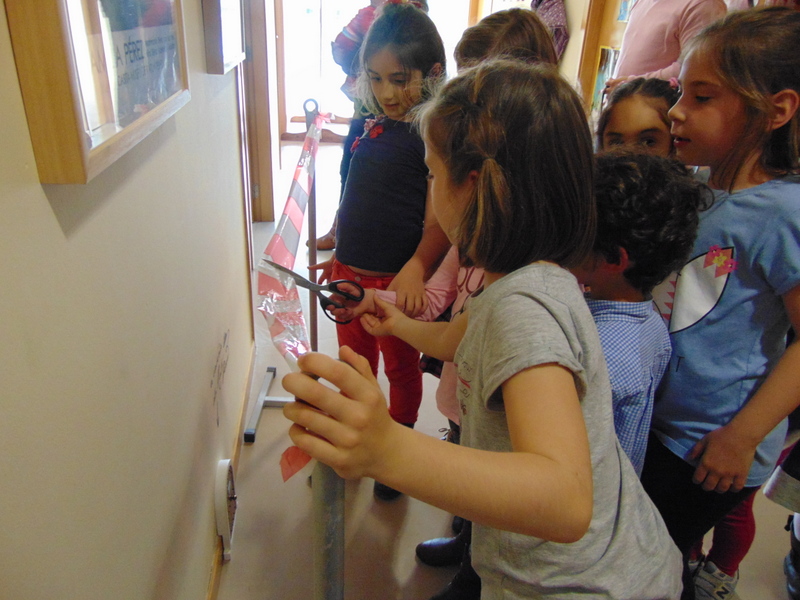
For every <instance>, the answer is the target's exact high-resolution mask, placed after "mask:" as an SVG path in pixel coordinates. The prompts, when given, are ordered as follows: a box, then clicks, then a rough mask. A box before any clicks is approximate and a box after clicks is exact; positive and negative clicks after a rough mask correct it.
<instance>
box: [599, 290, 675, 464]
mask: <svg viewBox="0 0 800 600" xmlns="http://www.w3.org/2000/svg"><path fill="white" fill-rule="evenodd" d="M586 302H587V303H588V305H589V310H591V312H592V317H594V322H595V324H596V325H597V332H598V333H599V334H600V343H601V344H602V346H603V354H604V355H605V357H606V363H607V364H608V376H609V379H610V380H611V395H612V398H613V401H614V428H615V429H616V431H617V437H618V438H619V442H620V445H621V446H622V449H623V450H625V453H626V454H627V455H628V458H630V460H631V463H632V464H633V467H634V468H635V469H636V473H638V474H639V475H641V474H642V465H643V464H644V454H645V451H646V450H647V437H648V435H649V433H650V421H651V419H652V417H653V397H654V396H655V393H656V388H657V387H658V384H659V382H660V381H661V378H662V377H663V375H664V372H665V371H666V369H667V364H668V363H669V359H670V355H671V353H672V348H671V346H670V342H669V332H668V331H667V327H666V325H665V324H664V321H663V319H662V318H661V316H660V315H659V314H658V313H657V312H656V310H655V307H654V306H653V303H652V302H651V301H649V300H648V301H646V302H616V301H611V300H592V299H589V298H587V300H586Z"/></svg>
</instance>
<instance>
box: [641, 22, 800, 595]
mask: <svg viewBox="0 0 800 600" xmlns="http://www.w3.org/2000/svg"><path fill="white" fill-rule="evenodd" d="M680 83H681V88H682V94H681V97H680V99H679V100H678V102H677V104H675V106H673V108H672V109H671V110H670V118H671V119H672V135H673V137H674V141H675V149H676V152H677V157H678V158H679V159H680V160H682V161H683V162H684V163H686V164H690V165H698V166H708V168H709V185H710V186H711V187H712V189H714V190H715V200H714V203H713V205H712V206H711V208H710V209H709V210H707V211H705V212H702V213H701V214H700V226H699V230H698V236H697V239H696V241H695V245H694V250H693V254H692V256H691V257H690V259H689V262H688V264H686V265H685V266H684V267H683V269H682V270H681V271H680V273H679V275H678V277H677V278H671V279H670V280H668V281H667V282H666V283H665V284H662V285H661V286H660V288H657V291H656V292H654V295H655V296H656V301H657V302H658V303H659V306H660V308H661V310H662V313H665V314H667V315H668V319H669V329H670V333H671V341H672V347H673V353H672V359H671V361H670V365H669V367H668V369H667V373H666V375H665V376H664V380H663V381H662V385H661V388H660V389H659V392H658V394H657V397H656V403H655V410H654V414H653V439H651V441H650V444H649V445H648V451H647V456H646V458H645V465H644V471H643V474H642V483H643V485H644V487H645V489H646V490H647V491H648V493H649V494H650V496H651V498H652V499H653V500H654V502H655V504H656V506H658V508H659V510H660V511H661V514H662V516H663V517H664V520H665V522H666V523H667V527H668V528H669V531H670V534H671V535H672V537H673V539H674V540H675V542H676V543H677V545H678V547H679V549H680V550H681V551H683V552H684V553H685V554H687V553H688V552H689V550H690V548H691V547H692V546H693V545H694V544H695V542H696V541H697V540H699V539H701V538H702V537H703V535H704V534H705V533H706V532H707V531H708V530H709V529H711V528H712V527H713V526H714V525H715V523H717V522H718V521H719V520H720V519H721V518H722V517H723V516H724V515H725V514H726V513H727V512H729V511H730V510H731V509H732V508H734V507H735V506H737V505H738V504H739V503H740V502H742V501H743V500H744V499H745V498H747V497H748V496H749V495H750V494H752V493H753V492H754V491H755V490H756V489H757V488H758V487H759V486H760V485H761V484H762V483H764V481H765V480H766V479H767V477H768V476H769V474H770V472H771V470H772V468H773V467H774V466H775V463H776V461H777V459H778V455H779V454H780V452H781V449H782V446H783V443H784V438H785V433H786V416H787V415H788V414H789V413H790V412H791V411H792V410H793V409H794V408H795V407H796V406H797V405H798V404H800V346H799V345H798V344H797V343H793V344H791V345H790V346H789V347H788V348H785V339H786V333H787V331H788V329H789V327H790V326H792V327H793V328H794V329H795V330H798V328H800V244H798V240H800V177H798V132H799V131H800V118H799V117H798V105H800V13H797V12H795V11H793V10H791V9H785V8H778V7H773V8H766V9H754V10H751V11H744V12H735V13H731V14H729V15H728V16H726V17H725V18H723V19H721V20H720V21H718V22H717V23H715V24H713V25H711V26H709V27H708V28H706V29H705V30H704V31H703V32H702V33H701V34H700V35H699V36H698V37H697V38H695V40H694V41H693V42H692V44H691V45H690V47H689V50H688V54H687V55H686V58H685V60H684V62H683V65H682V67H681V74H680ZM690 575H691V574H690V573H689V569H688V566H687V567H686V568H685V570H684V577H685V581H686V582H687V583H689V582H690V581H691V579H689V576H690ZM684 597H685V598H693V597H694V586H693V585H691V584H689V585H685V587H684Z"/></svg>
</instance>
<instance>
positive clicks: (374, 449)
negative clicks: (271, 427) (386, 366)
mask: <svg viewBox="0 0 800 600" xmlns="http://www.w3.org/2000/svg"><path fill="white" fill-rule="evenodd" d="M339 357H340V359H341V361H338V360H336V359H334V358H331V357H330V356H326V355H324V354H316V353H310V354H305V355H303V356H301V357H300V358H299V359H298V361H297V364H298V366H299V367H300V368H301V369H302V370H303V371H304V373H290V374H289V375H286V376H285V377H284V378H283V387H284V389H285V390H286V391H287V392H289V393H290V394H294V395H295V396H296V397H297V398H298V399H302V400H303V402H289V403H287V404H286V405H285V406H284V408H283V414H284V415H285V416H286V418H287V419H289V420H290V421H294V423H295V424H294V425H292V426H291V428H290V429H289V436H290V437H291V438H292V442H294V444H295V445H296V446H297V447H298V448H300V449H302V450H305V451H306V452H307V453H308V454H309V455H311V456H312V457H314V458H316V459H318V460H321V461H322V462H323V463H325V464H327V465H330V466H331V467H332V468H333V469H334V470H335V471H336V472H337V473H338V474H339V475H340V476H341V477H345V478H349V479H355V478H359V477H364V476H374V474H375V473H377V472H378V471H379V467H380V465H381V464H382V463H383V461H384V459H385V458H386V457H387V456H388V455H389V454H390V453H391V452H393V451H394V448H393V446H392V444H394V436H393V433H392V432H393V431H396V430H397V429H398V428H399V429H402V426H401V425H398V424H397V423H395V422H394V421H393V420H392V418H391V417H390V416H389V412H388V410H387V408H386V400H385V398H384V396H383V393H382V392H381V390H380V387H379V386H378V383H377V381H376V380H375V377H374V376H373V374H372V370H371V368H370V366H369V363H368V362H367V360H366V359H365V358H364V357H362V356H359V355H358V354H356V353H355V352H354V351H353V350H351V349H350V348H348V347H347V346H342V348H340V350H339ZM342 361H344V362H342ZM306 373H311V374H314V375H318V376H319V377H320V378H321V379H325V380H326V381H329V382H330V383H332V384H333V385H335V386H336V387H337V388H339V390H340V391H338V392H337V391H336V390H333V389H331V388H329V387H327V386H325V385H323V384H321V383H320V382H318V381H315V380H314V379H312V378H311V377H309V376H308V375H307V374H306ZM396 446H400V444H396Z"/></svg>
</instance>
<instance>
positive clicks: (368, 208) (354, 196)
mask: <svg viewBox="0 0 800 600" xmlns="http://www.w3.org/2000/svg"><path fill="white" fill-rule="evenodd" d="M371 121H372V120H370V121H368V124H367V127H366V128H365V133H364V135H363V136H362V137H361V138H359V139H358V140H357V142H356V144H354V145H353V148H354V149H353V157H352V160H351V162H350V172H349V173H348V175H347V182H346V183H345V187H344V193H343V195H342V202H341V204H340V206H339V213H338V223H337V225H336V259H337V260H338V261H339V262H341V263H342V264H345V265H347V266H349V267H356V268H358V269H365V270H368V271H377V272H381V273H397V272H399V271H400V269H402V268H403V265H405V264H406V262H407V261H408V259H409V258H411V256H412V255H413V254H414V252H415V251H416V249H417V246H418V245H419V242H420V239H422V229H423V225H424V220H425V199H426V196H427V190H428V181H427V177H428V167H427V166H426V165H425V145H424V144H423V142H422V138H421V137H420V136H419V134H418V133H417V132H416V131H414V130H413V129H412V126H411V123H406V122H404V121H394V120H392V119H389V118H387V117H380V118H378V119H376V120H375V121H374V122H371Z"/></svg>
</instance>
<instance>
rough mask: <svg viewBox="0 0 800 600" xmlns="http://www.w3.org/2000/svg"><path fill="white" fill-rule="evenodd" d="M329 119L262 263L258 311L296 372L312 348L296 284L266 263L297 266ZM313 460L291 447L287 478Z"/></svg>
mask: <svg viewBox="0 0 800 600" xmlns="http://www.w3.org/2000/svg"><path fill="white" fill-rule="evenodd" d="M328 121H330V114H320V113H316V114H315V115H314V118H313V121H312V122H311V123H310V124H309V127H308V131H307V133H306V137H305V140H304V142H303V149H302V151H301V153H300V159H299V160H298V162H297V167H296V168H295V172H294V177H293V178H292V185H291V187H290V188H289V197H288V198H287V199H286V206H285V208H284V209H283V214H282V215H281V218H280V221H279V222H278V226H277V227H276V228H275V233H274V234H273V235H272V238H271V239H270V241H269V244H267V247H266V248H265V249H264V252H263V255H262V257H261V260H260V261H259V263H258V281H257V285H258V305H257V309H258V310H259V311H260V312H261V313H262V314H263V315H264V317H265V318H266V320H267V326H268V327H269V332H270V336H271V337H272V343H273V344H274V345H275V347H276V348H277V350H278V352H280V353H281V356H283V358H284V359H285V360H286V362H287V363H288V364H289V367H290V368H291V369H292V371H297V370H298V368H297V359H298V358H300V357H301V356H302V355H303V354H305V353H307V352H309V351H310V350H311V344H310V343H309V338H308V329H307V328H306V323H305V318H304V317H303V308H302V305H301V303H300V296H299V295H298V292H297V286H296V285H295V283H294V280H292V278H291V277H289V276H288V275H286V274H284V273H281V272H280V271H278V270H277V269H275V268H274V267H272V266H271V265H269V264H268V263H267V262H266V261H267V260H271V261H273V262H275V263H278V264H279V265H281V266H284V267H286V268H288V269H292V268H293V267H294V263H295V258H296V257H297V250H298V248H299V247H300V232H301V231H302V229H303V219H304V218H305V210H306V205H307V204H308V198H309V195H310V193H311V187H312V186H313V185H314V164H315V162H316V155H317V149H318V148H319V141H320V137H321V135H322V124H323V123H325V122H328ZM310 460H311V457H309V456H308V454H306V453H305V452H303V451H302V450H300V449H299V448H297V447H295V446H292V447H290V448H288V449H287V450H286V451H284V453H283V455H282V456H281V475H282V477H283V480H284V481H287V480H288V479H289V478H290V477H292V476H293V475H294V474H295V473H297V472H298V471H299V470H300V469H302V468H303V467H304V466H305V465H306V464H307V463H308V462H309V461H310Z"/></svg>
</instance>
